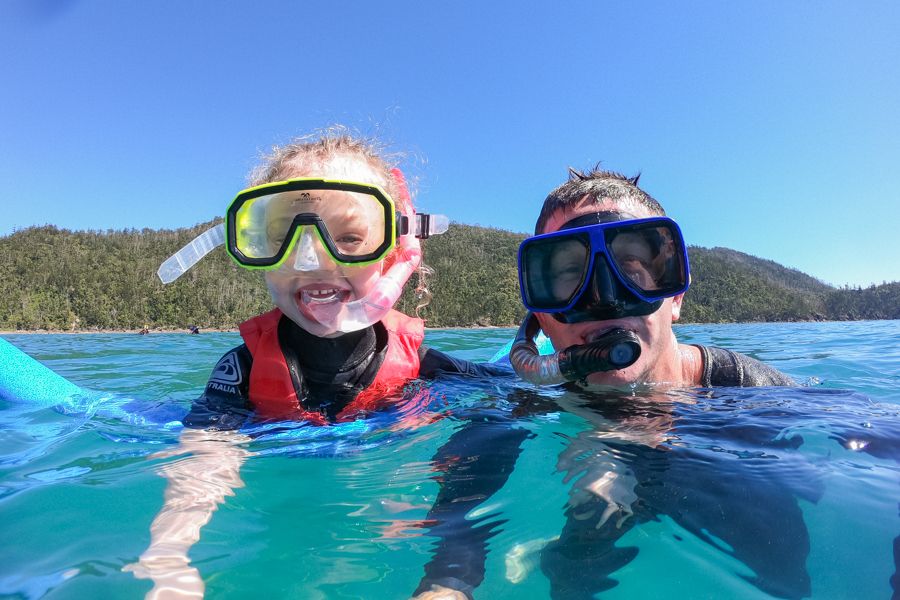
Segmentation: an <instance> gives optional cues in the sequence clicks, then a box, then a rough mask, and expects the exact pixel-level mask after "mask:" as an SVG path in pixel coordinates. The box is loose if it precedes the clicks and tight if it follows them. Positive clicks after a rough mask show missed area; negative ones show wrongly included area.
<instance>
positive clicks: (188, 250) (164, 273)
mask: <svg viewBox="0 0 900 600" xmlns="http://www.w3.org/2000/svg"><path fill="white" fill-rule="evenodd" d="M224 243H225V224H224V223H219V224H218V225H216V226H215V227H213V228H211V229H207V230H206V231H204V232H203V233H201V234H200V235H198V236H197V237H195V238H194V239H192V240H191V241H190V242H188V243H187V244H186V245H185V246H184V247H183V248H181V249H180V250H179V251H178V252H176V253H175V254H173V255H172V256H170V257H169V258H167V259H166V260H165V262H164V263H163V264H161V265H159V269H158V270H157V271H156V274H157V275H158V276H159V279H160V281H162V282H163V283H172V282H173V281H175V280H176V279H178V278H179V277H181V276H182V275H184V274H185V273H186V272H187V270H188V269H190V268H191V267H193V266H194V265H195V264H197V263H198V262H200V259H201V258H203V257H204V256H206V255H207V254H209V253H210V252H212V251H213V250H214V249H215V248H217V247H218V246H221V245H223V244H224Z"/></svg>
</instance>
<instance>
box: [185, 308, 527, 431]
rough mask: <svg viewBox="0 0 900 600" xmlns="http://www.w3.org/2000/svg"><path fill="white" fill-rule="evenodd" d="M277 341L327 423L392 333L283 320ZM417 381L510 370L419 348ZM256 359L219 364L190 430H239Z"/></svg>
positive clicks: (241, 349)
mask: <svg viewBox="0 0 900 600" xmlns="http://www.w3.org/2000/svg"><path fill="white" fill-rule="evenodd" d="M278 341H279V345H280V346H281V350H282V352H284V353H285V357H287V358H289V364H292V363H293V364H296V365H298V366H299V368H300V371H301V372H300V373H292V375H293V376H294V377H295V381H294V387H295V389H298V390H302V397H303V408H304V409H306V410H312V411H318V412H321V413H322V414H323V415H325V417H327V418H328V419H329V420H334V418H335V416H336V415H337V414H338V413H340V412H341V410H343V408H344V407H345V406H346V405H347V404H349V403H350V402H352V401H353V399H354V398H356V396H357V395H359V393H360V392H361V391H362V390H364V389H365V388H367V387H368V386H369V385H370V384H371V383H372V382H373V381H374V380H375V375H376V374H377V373H378V369H379V368H380V367H381V364H382V363H383V362H384V356H385V354H386V352H387V345H388V332H387V330H386V329H385V327H384V325H382V324H381V323H380V322H379V323H376V324H375V325H374V326H372V327H368V328H366V329H363V330H362V331H356V332H353V333H348V334H346V335H342V336H339V337H335V338H321V337H317V336H314V335H312V334H310V333H308V332H306V331H305V330H303V329H301V328H300V327H298V326H297V325H296V324H295V323H294V322H293V321H291V320H290V319H288V318H287V317H284V316H282V318H281V321H279V324H278ZM419 361H420V364H419V377H421V378H423V379H430V378H433V377H435V376H436V375H437V374H439V373H455V374H464V375H472V376H477V377H492V376H498V375H499V376H511V375H512V374H513V373H512V370H511V369H508V368H505V367H501V366H498V365H493V364H484V363H473V362H469V361H466V360H459V359H456V358H453V357H452V356H450V355H448V354H444V353H443V352H440V351H438V350H434V349H433V348H428V347H426V346H425V345H424V344H423V345H422V346H420V347H419ZM252 365H253V357H252V355H251V354H250V350H249V349H248V348H247V346H246V345H245V344H241V345H240V346H238V347H236V348H233V349H232V350H230V351H228V352H227V353H225V355H224V356H223V357H222V358H221V359H220V360H219V362H218V363H216V366H215V368H214V369H213V372H212V374H211V375H210V378H209V381H208V382H207V383H206V388H205V389H204V390H203V394H202V395H201V396H200V397H199V398H198V399H197V400H195V401H194V403H193V405H192V406H191V411H190V412H189V413H188V414H187V416H186V417H185V418H184V424H185V426H187V427H198V428H206V429H238V428H239V427H241V425H243V424H244V423H245V422H246V421H247V420H248V419H249V418H252V415H253V405H252V404H251V402H250V397H249V388H250V377H249V375H250V368H251V367H252Z"/></svg>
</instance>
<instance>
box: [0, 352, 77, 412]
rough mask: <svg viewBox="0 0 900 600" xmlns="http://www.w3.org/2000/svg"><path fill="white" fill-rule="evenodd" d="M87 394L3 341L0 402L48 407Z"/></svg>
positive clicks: (0, 361) (0, 363)
mask: <svg viewBox="0 0 900 600" xmlns="http://www.w3.org/2000/svg"><path fill="white" fill-rule="evenodd" d="M84 393H85V390H83V389H82V388H80V387H78V386H77V385H75V384H74V383H72V382H71V381H69V380H68V379H66V378H65V377H62V376H61V375H57V374H56V373H54V372H53V371H51V370H50V369H48V368H47V367H45V366H44V365H42V364H41V363H39V362H38V361H36V360H35V359H33V358H31V357H30V356H28V355H27V354H25V353H24V352H22V351H21V350H19V349H18V348H16V347H15V346H13V345H12V344H10V343H9V342H7V341H6V340H4V339H3V338H0V399H3V400H10V401H14V402H17V403H22V404H29V405H32V406H47V407H49V406H56V405H57V404H59V403H60V401H61V399H68V398H72V397H73V396H77V395H80V394H84Z"/></svg>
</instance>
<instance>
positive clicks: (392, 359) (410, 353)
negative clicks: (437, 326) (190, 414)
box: [239, 308, 425, 425]
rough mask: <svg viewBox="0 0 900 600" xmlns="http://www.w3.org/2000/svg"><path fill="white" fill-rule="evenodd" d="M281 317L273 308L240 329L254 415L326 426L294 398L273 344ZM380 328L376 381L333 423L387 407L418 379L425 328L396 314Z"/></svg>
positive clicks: (286, 370)
mask: <svg viewBox="0 0 900 600" xmlns="http://www.w3.org/2000/svg"><path fill="white" fill-rule="evenodd" d="M281 317H282V313H281V311H280V310H279V309H277V308H276V309H274V310H271V311H269V312H267V313H265V314H262V315H259V316H257V317H253V318H252V319H250V320H248V321H244V322H243V323H241V324H240V326H239V329H240V332H241V337H242V338H244V343H245V344H246V345H247V348H248V349H249V350H250V354H251V355H252V356H253V366H252V367H251V369H250V401H251V402H252V403H253V406H254V408H255V409H256V414H257V416H259V417H261V418H263V419H270V420H287V419H292V420H305V421H309V422H310V423H312V424H315V425H327V424H328V420H327V419H326V418H325V416H324V415H322V414H321V413H318V412H313V411H308V410H306V409H305V408H304V407H303V406H302V404H301V403H300V400H299V399H298V398H297V392H296V390H295V389H294V383H293V380H292V379H291V373H290V367H289V366H288V363H287V360H286V359H285V357H284V353H283V352H282V351H281V345H280V344H279V343H278V322H279V321H280V320H281ZM381 323H382V324H383V325H384V327H385V328H386V329H387V332H388V345H387V351H386V352H385V356H384V362H382V363H381V367H380V368H379V369H378V373H377V374H376V375H375V381H373V382H372V384H371V385H370V386H369V387H367V388H366V389H365V390H363V391H362V392H360V394H359V395H358V396H357V397H356V398H355V399H354V400H353V401H352V402H351V403H350V404H348V405H347V406H346V407H344V410H342V411H341V412H340V413H339V414H338V415H337V420H338V421H352V420H353V419H354V418H356V417H357V416H359V414H360V413H365V412H370V411H372V410H376V409H378V408H380V407H382V406H385V405H387V404H389V403H390V401H389V400H386V399H385V396H387V395H388V394H390V393H391V392H394V391H396V390H397V389H398V388H399V387H401V386H403V385H404V384H405V383H406V382H407V381H408V380H409V379H415V378H416V377H418V376H419V346H421V345H422V340H423V339H424V337H425V324H424V323H423V322H422V320H421V319H415V318H413V317H408V316H406V315H404V314H403V313H400V312H397V311H395V310H392V311H390V312H389V313H388V314H387V315H385V317H384V318H383V319H382V320H381Z"/></svg>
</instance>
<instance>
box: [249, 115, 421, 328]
mask: <svg viewBox="0 0 900 600" xmlns="http://www.w3.org/2000/svg"><path fill="white" fill-rule="evenodd" d="M336 158H350V159H358V160H360V161H362V162H363V163H365V164H366V165H367V166H368V167H369V168H370V169H371V170H372V172H373V174H375V175H376V176H377V177H378V178H379V179H380V181H375V182H371V183H377V184H378V185H379V186H381V188H382V189H384V190H385V191H386V192H387V193H388V194H390V196H391V198H393V200H394V204H395V206H396V208H397V210H399V211H400V212H402V213H403V214H404V215H407V216H412V214H413V205H412V196H411V194H409V195H408V194H407V193H406V190H404V189H403V188H402V186H404V183H403V181H402V178H398V177H395V176H394V174H393V173H392V172H391V171H392V170H393V169H397V165H398V163H399V162H400V159H401V158H402V156H401V155H400V154H397V153H390V152H388V151H387V150H386V148H385V147H384V145H383V144H381V143H380V142H378V141H377V140H374V139H371V138H366V137H363V136H359V135H354V134H352V133H351V132H350V130H349V129H348V128H347V127H344V126H343V125H332V126H331V127H327V128H325V129H322V130H319V131H317V132H314V133H311V134H309V135H305V136H301V137H298V138H295V139H294V140H292V141H291V142H289V143H287V144H284V145H281V146H275V147H273V148H272V151H271V152H270V153H269V154H267V155H265V156H264V157H263V159H262V163H261V164H260V165H259V166H257V167H256V168H255V169H253V171H251V173H250V176H249V184H250V185H251V186H257V185H262V184H265V183H272V182H275V181H283V180H285V179H292V178H294V177H304V176H316V175H318V174H321V173H323V171H324V169H325V166H326V165H329V166H330V168H331V172H330V173H329V176H330V177H334V176H336V175H339V174H335V173H334V172H333V170H334V168H335V163H334V161H335V159H336ZM348 175H350V173H348ZM411 224H413V222H412V221H411ZM413 226H414V224H413ZM395 259H396V255H395V253H394V252H392V253H391V254H389V255H388V256H387V258H385V266H386V267H390V265H391V264H392V263H393V261H394V260H395ZM432 273H434V270H433V269H431V267H429V266H427V265H426V264H425V263H424V262H423V263H421V264H420V265H419V268H418V270H417V282H416V289H415V293H416V298H418V299H419V303H418V304H417V305H416V316H418V315H419V312H420V310H421V309H422V308H424V307H425V306H427V305H428V303H429V302H430V301H431V292H429V291H428V286H427V281H426V279H427V277H428V276H429V275H431V274H432Z"/></svg>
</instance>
